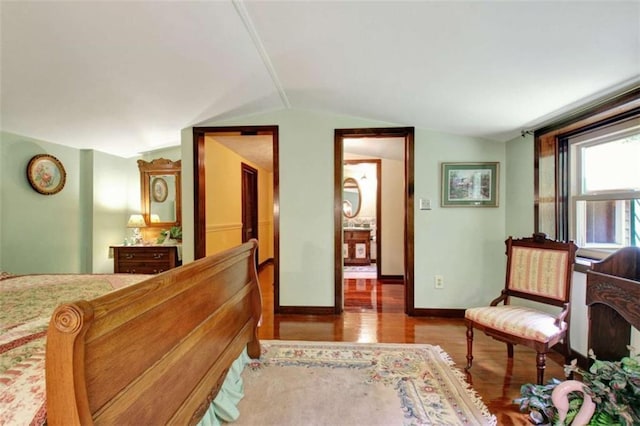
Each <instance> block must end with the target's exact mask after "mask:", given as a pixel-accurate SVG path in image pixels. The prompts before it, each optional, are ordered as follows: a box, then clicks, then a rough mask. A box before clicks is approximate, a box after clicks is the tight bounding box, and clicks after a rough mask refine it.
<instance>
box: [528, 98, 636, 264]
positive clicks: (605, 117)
mask: <svg viewBox="0 0 640 426" xmlns="http://www.w3.org/2000/svg"><path fill="white" fill-rule="evenodd" d="M569 117H570V118H566V119H562V120H559V121H558V122H557V123H553V124H551V125H549V126H546V127H544V128H542V129H538V130H536V131H535V205H534V216H535V231H536V232H544V233H546V234H547V235H549V237H550V238H555V239H557V240H560V241H567V240H573V241H575V243H576V244H577V245H578V247H579V250H578V255H579V256H583V257H590V258H596V259H600V258H604V257H605V256H607V255H608V254H610V253H611V252H613V251H615V250H617V249H619V248H621V247H625V246H640V87H638V86H636V87H634V88H632V89H629V90H627V91H625V92H622V93H621V94H620V95H618V96H615V97H612V98H610V99H609V100H607V101H603V102H600V103H596V104H595V105H594V106H593V107H591V108H587V109H583V110H580V111H577V112H575V113H574V114H570V115H569Z"/></svg>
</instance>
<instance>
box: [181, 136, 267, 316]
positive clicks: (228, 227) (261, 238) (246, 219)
mask: <svg viewBox="0 0 640 426" xmlns="http://www.w3.org/2000/svg"><path fill="white" fill-rule="evenodd" d="M193 136H194V137H193V141H194V161H195V167H194V188H195V197H194V228H195V229H194V230H195V258H196V259H198V258H201V257H204V256H208V255H211V254H214V253H216V252H219V251H222V250H225V249H227V248H230V247H233V246H236V245H238V244H240V243H242V242H243V241H245V240H246V239H247V238H255V237H256V236H257V238H258V243H259V246H258V264H259V266H260V265H265V264H268V263H272V264H273V269H274V274H273V293H274V297H273V304H274V306H273V308H274V311H275V312H278V310H279V300H280V298H279V294H280V293H279V209H278V205H279V187H278V182H279V166H278V126H229V127H194V128H193Z"/></svg>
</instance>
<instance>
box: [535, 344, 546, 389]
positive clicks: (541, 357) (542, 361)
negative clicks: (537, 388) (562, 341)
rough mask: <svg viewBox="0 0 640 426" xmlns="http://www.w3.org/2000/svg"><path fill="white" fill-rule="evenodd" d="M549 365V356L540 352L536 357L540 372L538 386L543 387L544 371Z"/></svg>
mask: <svg viewBox="0 0 640 426" xmlns="http://www.w3.org/2000/svg"><path fill="white" fill-rule="evenodd" d="M546 364H547V354H546V353H540V352H538V355H537V356H536V368H537V370H538V384H539V385H541V384H543V382H544V369H545V368H546Z"/></svg>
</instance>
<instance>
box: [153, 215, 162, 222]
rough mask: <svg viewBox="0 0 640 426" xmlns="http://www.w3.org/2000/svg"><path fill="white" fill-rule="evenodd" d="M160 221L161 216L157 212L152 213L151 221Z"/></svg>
mask: <svg viewBox="0 0 640 426" xmlns="http://www.w3.org/2000/svg"><path fill="white" fill-rule="evenodd" d="M158 222H160V216H158V215H157V214H152V215H151V223H158Z"/></svg>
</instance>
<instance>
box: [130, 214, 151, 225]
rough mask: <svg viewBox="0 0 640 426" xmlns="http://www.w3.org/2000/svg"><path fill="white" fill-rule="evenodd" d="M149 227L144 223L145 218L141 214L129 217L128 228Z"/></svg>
mask: <svg viewBox="0 0 640 426" xmlns="http://www.w3.org/2000/svg"><path fill="white" fill-rule="evenodd" d="M145 226H147V224H146V223H144V217H142V215H141V214H132V215H131V216H129V221H128V222H127V228H143V227H145Z"/></svg>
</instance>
